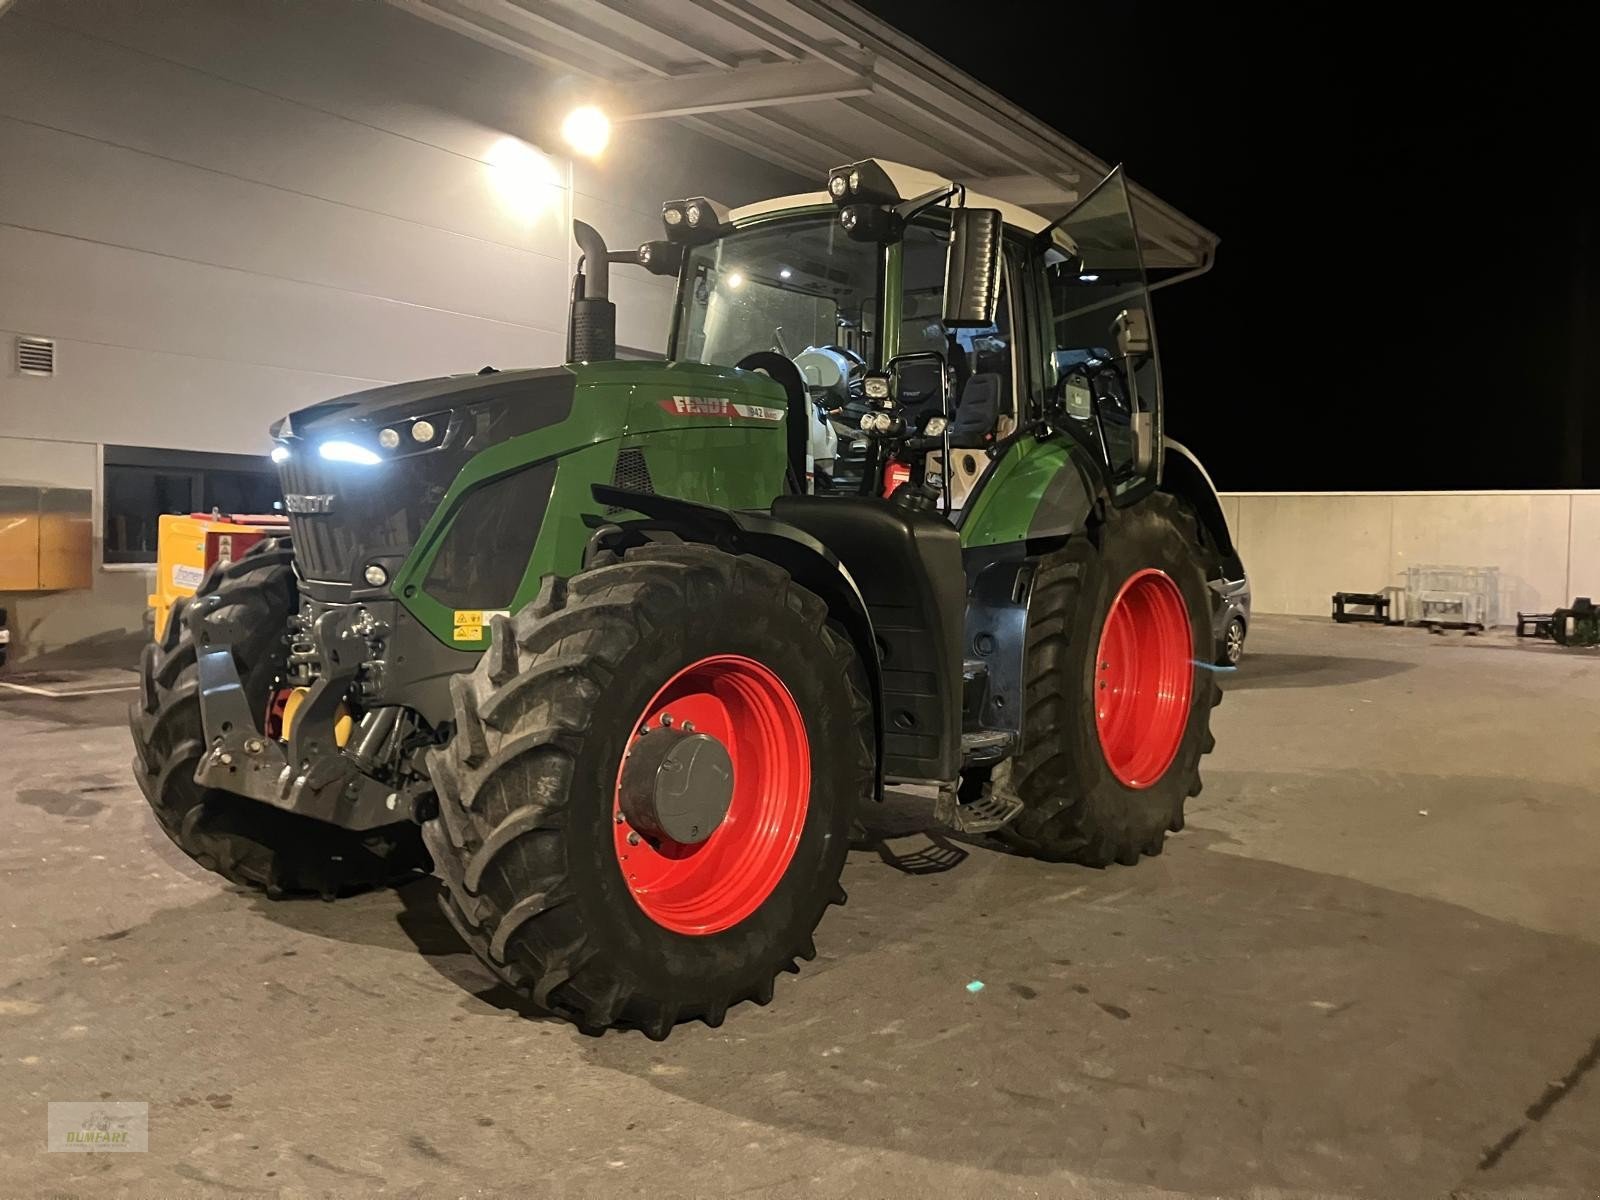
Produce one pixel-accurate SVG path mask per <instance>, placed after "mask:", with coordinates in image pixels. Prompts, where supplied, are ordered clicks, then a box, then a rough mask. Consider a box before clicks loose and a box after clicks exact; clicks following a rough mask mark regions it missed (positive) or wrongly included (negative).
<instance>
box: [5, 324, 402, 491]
mask: <svg viewBox="0 0 1600 1200" xmlns="http://www.w3.org/2000/svg"><path fill="white" fill-rule="evenodd" d="M15 333H16V331H12V330H6V329H4V328H3V327H0V338H3V339H4V341H5V343H7V344H9V343H10V341H11V338H12V337H14V336H15ZM385 382H388V381H387V380H382V379H375V378H372V379H364V378H361V377H358V376H336V375H323V374H316V373H314V372H310V371H300V370H286V369H283V368H279V367H267V366H259V365H253V364H246V363H237V362H229V361H227V360H224V359H220V358H209V357H194V356H190V355H182V354H164V353H159V352H155V351H149V350H135V349H129V348H127V347H124V346H106V345H100V344H98V343H95V342H78V341H72V340H62V341H59V342H58V343H57V344H56V374H55V376H54V377H52V378H49V379H43V378H38V377H35V376H28V375H17V374H14V373H10V372H6V373H0V436H5V435H10V436H12V437H22V438H63V437H66V438H71V437H80V438H81V437H86V436H92V437H93V438H94V439H95V440H96V441H99V442H111V443H117V444H121V445H130V446H160V447H165V448H167V449H173V450H217V451H223V452H226V453H235V454H265V453H266V452H267V451H268V450H269V449H271V445H270V442H269V440H268V438H267V427H268V426H269V425H271V424H272V422H274V421H276V420H277V419H278V418H279V417H281V416H283V415H284V414H285V413H288V412H291V411H293V410H294V409H297V408H304V407H305V406H306V405H308V404H315V403H316V402H317V401H319V400H325V399H327V398H328V397H329V396H337V395H341V394H343V393H345V392H354V391H359V390H361V389H362V388H367V387H373V386H375V385H377V384H380V383H385ZM80 486H87V485H80Z"/></svg>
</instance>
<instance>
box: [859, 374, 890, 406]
mask: <svg viewBox="0 0 1600 1200" xmlns="http://www.w3.org/2000/svg"><path fill="white" fill-rule="evenodd" d="M861 390H862V392H863V393H864V394H865V395H866V397H867V399H868V400H887V399H888V398H889V377H888V376H887V375H868V376H867V377H866V378H865V379H863V380H862V381H861Z"/></svg>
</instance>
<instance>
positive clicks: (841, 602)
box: [590, 484, 883, 800]
mask: <svg viewBox="0 0 1600 1200" xmlns="http://www.w3.org/2000/svg"><path fill="white" fill-rule="evenodd" d="M590 490H591V492H592V493H593V495H594V498H595V500H596V502H597V503H600V504H603V505H607V506H609V507H614V508H626V509H630V510H632V511H633V512H638V513H643V514H644V516H645V519H644V520H642V521H626V522H622V523H620V524H618V525H617V526H616V527H615V529H616V532H615V533H613V534H611V535H610V536H609V537H607V538H605V539H604V542H605V545H606V547H607V548H609V549H621V548H625V547H628V546H633V545H642V544H644V543H646V542H650V541H656V540H659V538H660V537H661V536H662V535H668V536H672V537H678V538H682V539H684V540H686V541H691V542H701V543H704V544H706V545H712V546H716V547H717V548H718V549H719V550H723V551H726V552H727V553H729V554H752V555H755V556H756V557H757V558H763V559H766V560H767V561H768V562H770V563H773V564H774V565H776V566H779V567H782V568H783V569H784V570H785V571H787V572H788V573H789V577H790V578H791V579H793V580H794V581H795V582H796V583H798V584H800V585H801V586H802V587H804V588H806V589H807V590H809V591H811V592H813V593H815V594H816V595H817V596H818V597H820V598H821V600H822V602H823V603H824V604H826V605H827V606H828V614H829V615H830V616H831V617H832V618H833V619H834V620H835V621H837V622H838V623H839V624H840V626H842V627H843V629H844V631H845V632H846V633H847V634H848V635H849V637H850V642H851V644H852V645H853V646H854V647H855V649H856V655H857V657H858V658H860V660H861V666H862V669H863V670H864V671H865V672H866V675H867V683H868V687H869V689H870V695H871V698H872V738H873V791H874V794H875V795H876V796H877V798H878V799H880V800H881V799H882V798H883V671H882V668H881V666H880V664H879V662H878V640H877V635H876V633H875V632H874V630H873V626H872V617H871V615H870V614H869V613H868V612H867V605H866V601H865V600H863V599H862V597H861V589H860V588H858V587H857V586H856V582H855V580H854V579H852V578H851V577H850V572H849V571H848V570H846V569H845V566H844V564H843V563H841V562H840V561H839V559H838V558H837V556H835V555H834V553H833V552H832V551H831V550H829V549H828V548H827V547H826V546H824V545H823V544H822V543H821V542H820V541H818V540H817V539H816V538H814V537H812V536H811V535H810V534H809V533H807V532H805V530H803V529H800V528H797V527H796V526H794V525H790V524H788V523H787V522H785V521H780V520H778V519H776V518H775V517H773V516H771V515H770V514H767V513H762V512H752V511H749V510H744V511H734V510H730V509H725V508H717V507H715V506H713V505H709V504H697V503H695V502H694V501H692V500H679V499H676V498H674V497H671V496H658V495H645V494H642V493H639V492H630V491H626V490H624V489H621V488H614V487H608V486H606V485H604V484H595V485H593V487H592V488H591V489H590Z"/></svg>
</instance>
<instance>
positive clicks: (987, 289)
mask: <svg viewBox="0 0 1600 1200" xmlns="http://www.w3.org/2000/svg"><path fill="white" fill-rule="evenodd" d="M1003 229H1004V224H1003V223H1002V221H1001V219H1000V213H999V210H998V209H993V208H957V209H952V210H951V212H950V255H949V257H948V258H946V259H945V264H944V324H945V327H946V328H948V329H982V328H983V327H985V326H987V325H993V324H994V312H995V306H996V305H997V304H998V303H999V299H1000V237H1001V231H1002V230H1003Z"/></svg>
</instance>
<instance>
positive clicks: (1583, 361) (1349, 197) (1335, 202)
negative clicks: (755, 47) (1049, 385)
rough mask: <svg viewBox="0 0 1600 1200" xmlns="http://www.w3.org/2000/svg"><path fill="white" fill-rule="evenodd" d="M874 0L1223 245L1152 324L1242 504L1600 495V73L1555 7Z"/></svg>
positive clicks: (875, 6)
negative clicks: (1256, 495)
mask: <svg viewBox="0 0 1600 1200" xmlns="http://www.w3.org/2000/svg"><path fill="white" fill-rule="evenodd" d="M863 3H864V4H865V7H867V8H868V9H869V10H871V11H873V12H874V13H876V14H878V15H879V16H881V17H883V18H884V19H886V20H888V21H891V22H892V23H894V24H895V25H896V26H898V27H899V28H902V29H904V30H906V31H907V32H908V33H910V34H911V36H913V37H915V38H917V39H918V40H919V41H921V42H923V43H924V44H925V45H927V46H928V47H930V48H931V49H932V50H934V52H935V53H937V54H939V55H941V56H943V57H944V58H946V59H948V60H949V61H950V62H952V63H954V64H955V65H957V66H958V67H960V68H962V69H963V70H965V71H967V72H968V73H969V74H971V75H973V76H975V77H976V78H978V79H980V80H981V81H983V82H984V83H986V84H987V85H989V86H990V87H992V88H994V89H995V90H996V91H998V92H1000V93H1002V94H1003V95H1005V96H1007V97H1008V98H1010V99H1011V100H1013V101H1015V102H1017V103H1019V104H1021V105H1022V106H1024V107H1026V108H1027V109H1029V110H1030V111H1031V112H1033V113H1034V114H1036V115H1037V116H1038V117H1040V118H1041V119H1042V120H1044V121H1046V122H1048V123H1049V124H1051V125H1053V126H1055V127H1056V128H1057V129H1059V130H1061V132H1062V133H1064V134H1066V135H1067V136H1068V137H1069V138H1071V139H1072V140H1074V141H1075V142H1077V143H1078V144H1079V145H1082V146H1084V147H1085V148H1087V149H1089V150H1091V151H1092V152H1094V153H1095V154H1097V155H1099V156H1100V157H1101V158H1103V159H1105V160H1107V161H1108V162H1112V163H1116V162H1122V163H1124V164H1126V166H1127V169H1128V172H1129V174H1130V175H1131V176H1132V177H1133V178H1135V179H1136V180H1138V181H1139V182H1140V183H1142V184H1144V185H1145V186H1146V187H1148V188H1150V189H1151V190H1152V191H1154V192H1155V193H1156V194H1157V195H1159V196H1161V197H1162V198H1163V199H1166V200H1167V201H1169V202H1171V203H1172V204H1175V205H1176V206H1177V207H1178V208H1179V209H1181V210H1182V211H1183V212H1185V213H1186V214H1188V215H1189V216H1191V217H1192V218H1194V219H1195V220H1197V221H1199V222H1200V223H1201V224H1203V225H1205V226H1207V227H1208V228H1210V229H1212V230H1213V231H1215V232H1216V233H1217V234H1219V235H1220V236H1221V238H1222V246H1221V249H1220V250H1219V252H1218V260H1217V265H1216V267H1215V268H1214V269H1213V271H1212V272H1211V274H1210V275H1208V276H1205V277H1203V278H1201V279H1199V280H1195V281H1191V282H1188V283H1184V284H1179V285H1176V286H1175V287H1173V288H1172V289H1170V290H1167V291H1163V292H1161V293H1159V294H1158V298H1157V301H1156V310H1155V311H1156V320H1157V328H1158V330H1159V332H1160V337H1161V349H1162V366H1163V371H1164V374H1165V379H1166V384H1167V387H1166V395H1167V421H1168V430H1169V432H1170V433H1171V434H1172V435H1173V436H1174V437H1177V438H1178V439H1179V440H1180V441H1183V442H1186V443H1188V444H1189V445H1190V446H1191V447H1192V448H1193V449H1195V450H1196V452H1197V453H1199V455H1200V456H1201V458H1202V460H1203V461H1205V462H1206V463H1207V465H1208V466H1209V467H1210V468H1211V471H1212V473H1213V475H1214V477H1215V478H1216V481H1217V484H1218V486H1219V487H1221V488H1223V489H1272V490H1276V489H1282V490H1306V489H1316V490H1341V489H1367V488H1530V487H1568V486H1580V485H1581V486H1589V487H1600V372H1597V368H1596V364H1595V355H1594V345H1595V341H1596V339H1597V337H1600V328H1597V324H1600V309H1597V307H1596V303H1595V290H1596V283H1597V279H1596V276H1597V271H1596V265H1595V258H1596V250H1597V247H1596V245H1595V228H1594V226H1595V223H1596V222H1595V211H1594V210H1595V207H1596V198H1595V194H1594V193H1593V192H1592V191H1591V190H1590V188H1591V186H1592V184H1591V179H1592V178H1594V177H1600V169H1597V168H1600V155H1597V146H1600V140H1597V136H1596V132H1595V130H1596V126H1597V124H1600V122H1597V119H1596V115H1595V114H1596V113H1597V112H1600V100H1597V98H1596V96H1595V94H1594V91H1595V89H1596V88H1597V87H1600V67H1597V65H1596V63H1595V62H1594V61H1592V60H1590V61H1580V59H1579V51H1580V49H1581V47H1579V46H1578V44H1577V43H1578V41H1579V39H1578V35H1577V31H1576V30H1575V29H1568V30H1567V31H1566V32H1563V31H1562V29H1561V25H1562V24H1563V22H1562V21H1561V19H1560V18H1559V15H1558V10H1544V9H1535V8H1526V9H1520V10H1511V9H1507V10H1489V11H1491V12H1495V13H1498V14H1499V15H1498V16H1497V17H1496V19H1495V21H1494V22H1493V23H1492V25H1493V27H1492V28H1490V29H1488V30H1487V31H1485V29H1484V27H1483V26H1481V25H1478V24H1476V23H1475V22H1474V20H1473V19H1472V18H1470V17H1468V16H1467V13H1468V12H1469V10H1468V9H1465V8H1455V9H1433V10H1431V11H1432V12H1434V13H1436V14H1438V16H1437V17H1436V18H1435V19H1436V21H1437V22H1438V23H1437V24H1436V25H1435V27H1434V28H1431V29H1423V28H1413V26H1414V24H1415V21H1414V19H1412V18H1407V17H1406V16H1404V14H1405V13H1407V12H1409V11H1412V10H1411V9H1410V6H1406V5H1392V6H1388V7H1385V8H1378V7H1372V8H1368V9H1361V8H1359V7H1358V6H1346V5H1341V6H1338V7H1329V8H1323V7H1319V6H1315V5H1307V6H1285V7H1281V8H1272V9H1268V8H1265V7H1263V8H1261V9H1258V10H1253V11H1246V10H1245V9H1244V8H1242V7H1241V8H1237V9H1234V10H1231V11H1230V10H1229V9H1228V8H1226V7H1225V6H1200V5H1176V4H1173V5H1156V4H1145V3H1129V2H1127V0H1122V2H1119V3H1105V2H1100V0H1097V2H1093V3H1073V4H1065V5H1059V6H1049V7H1045V6H1039V5H1028V4H1016V3H1005V2H999V0H990V2H988V3H985V4H982V5H974V4H970V3H966V4H962V5H960V6H955V5H949V6H943V5H937V4H928V3H921V4H916V5H911V4H905V3H894V2H891V0H863ZM1416 11H1417V12H1418V13H1419V14H1420V12H1421V10H1416ZM1045 13H1048V14H1049V15H1048V16H1042V15H1041V14H1045ZM1445 14H1460V16H1459V17H1454V18H1451V17H1447V16H1446V15H1445ZM978 20H981V21H983V22H985V23H987V24H988V26H989V31H988V32H987V33H986V32H985V31H984V30H982V29H979V28H978V27H977V26H976V24H975V22H976V21H978ZM1447 21H1448V22H1451V23H1452V24H1453V25H1458V26H1460V27H1461V31H1460V32H1452V31H1451V29H1450V28H1448V27H1446V25H1445V22H1447ZM1530 21H1537V22H1539V26H1538V28H1527V27H1526V23H1527V22H1530ZM1519 24H1520V25H1521V26H1522V27H1521V28H1518V26H1519ZM1569 47H1570V49H1569ZM1585 427H1586V428H1585Z"/></svg>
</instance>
